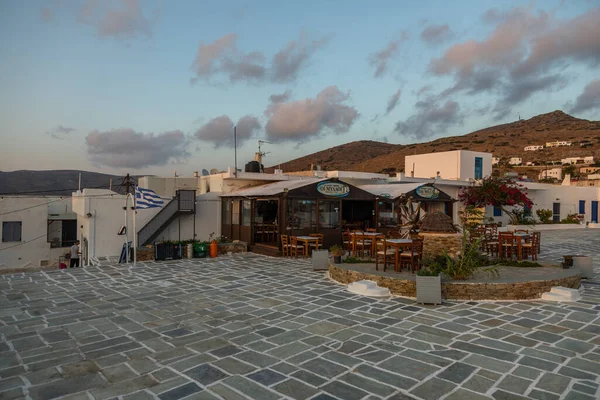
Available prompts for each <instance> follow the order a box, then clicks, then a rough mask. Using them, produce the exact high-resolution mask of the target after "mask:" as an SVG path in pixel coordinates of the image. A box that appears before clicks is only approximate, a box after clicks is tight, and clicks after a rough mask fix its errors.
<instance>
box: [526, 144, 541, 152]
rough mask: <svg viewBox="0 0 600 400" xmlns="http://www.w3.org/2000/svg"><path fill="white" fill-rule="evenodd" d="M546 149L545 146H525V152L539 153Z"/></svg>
mask: <svg viewBox="0 0 600 400" xmlns="http://www.w3.org/2000/svg"><path fill="white" fill-rule="evenodd" d="M543 148H544V146H543V145H534V146H525V149H524V150H525V151H537V150H542V149H543Z"/></svg>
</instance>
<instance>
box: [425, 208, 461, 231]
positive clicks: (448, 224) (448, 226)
mask: <svg viewBox="0 0 600 400" xmlns="http://www.w3.org/2000/svg"><path fill="white" fill-rule="evenodd" d="M421 232H452V233H455V232H458V230H457V229H456V226H455V225H454V223H453V222H452V218H451V217H449V216H448V215H446V214H444V213H443V212H441V211H434V212H430V213H427V215H425V217H424V218H423V220H422V221H421Z"/></svg>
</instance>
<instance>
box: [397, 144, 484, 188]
mask: <svg viewBox="0 0 600 400" xmlns="http://www.w3.org/2000/svg"><path fill="white" fill-rule="evenodd" d="M404 160H405V165H404V170H405V174H406V176H408V177H413V178H428V179H429V178H437V179H447V180H463V181H467V180H469V179H476V180H477V179H482V178H484V177H486V176H489V175H491V173H492V155H491V154H490V153H482V152H478V151H468V150H455V151H444V152H441V153H429V154H417V155H412V156H406V157H405V158H404Z"/></svg>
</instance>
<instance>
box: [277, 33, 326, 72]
mask: <svg viewBox="0 0 600 400" xmlns="http://www.w3.org/2000/svg"><path fill="white" fill-rule="evenodd" d="M328 42H329V38H328V37H323V38H320V39H317V40H309V39H308V38H307V37H306V34H301V35H300V38H299V39H298V40H292V41H290V42H289V43H288V44H287V46H286V47H285V48H283V49H282V50H280V51H279V52H277V54H275V56H273V65H272V79H273V81H275V82H290V81H294V80H296V78H297V77H298V72H299V71H300V69H302V68H303V67H304V66H306V65H307V64H308V61H309V59H310V57H311V56H312V55H313V54H314V53H315V52H316V51H318V50H319V49H321V48H323V47H324V46H325V45H326V44H327V43H328Z"/></svg>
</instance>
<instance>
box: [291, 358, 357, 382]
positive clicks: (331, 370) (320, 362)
mask: <svg viewBox="0 0 600 400" xmlns="http://www.w3.org/2000/svg"><path fill="white" fill-rule="evenodd" d="M300 366H301V367H302V368H304V369H306V370H308V371H311V372H313V373H315V374H317V375H318V376H324V377H326V378H329V379H331V378H333V377H335V376H337V375H340V374H341V373H343V372H344V371H346V369H347V368H346V367H343V366H341V365H339V364H335V363H332V362H330V361H327V360H324V359H322V358H314V359H312V360H309V361H307V362H305V363H303V364H300Z"/></svg>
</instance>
